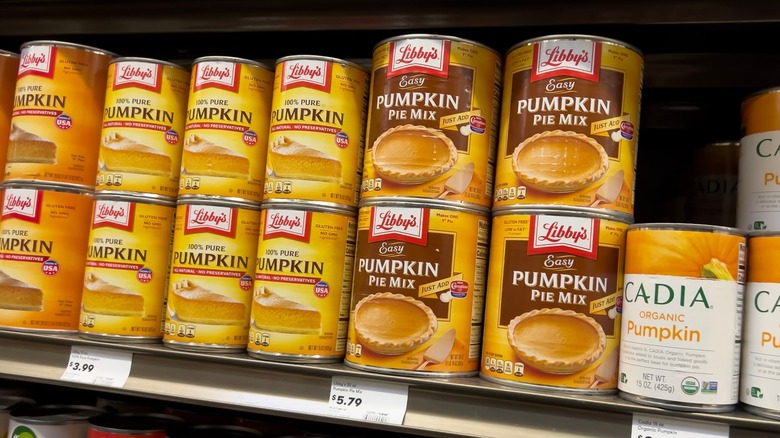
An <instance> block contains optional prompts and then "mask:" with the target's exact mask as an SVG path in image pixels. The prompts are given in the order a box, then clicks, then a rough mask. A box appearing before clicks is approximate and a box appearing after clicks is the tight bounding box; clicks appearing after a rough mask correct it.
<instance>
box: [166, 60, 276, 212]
mask: <svg viewBox="0 0 780 438" xmlns="http://www.w3.org/2000/svg"><path fill="white" fill-rule="evenodd" d="M191 84H192V86H191V88H190V97H189V103H188V105H187V125H186V127H185V129H186V132H185V142H184V153H183V155H182V163H181V168H182V178H181V181H180V182H179V195H204V196H223V197H231V198H242V199H246V200H248V201H253V202H258V203H259V202H260V201H262V199H263V181H264V178H265V160H266V148H267V146H268V124H269V122H270V117H271V94H272V87H273V72H272V71H271V70H269V69H266V68H264V67H262V66H260V65H254V64H247V63H242V62H233V61H231V60H230V59H229V58H228V59H225V60H221V59H215V60H204V61H202V62H198V63H196V64H195V65H194V66H193V67H192V82H191Z"/></svg>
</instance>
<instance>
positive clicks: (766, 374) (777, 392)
mask: <svg viewBox="0 0 780 438" xmlns="http://www.w3.org/2000/svg"><path fill="white" fill-rule="evenodd" d="M748 252H749V253H750V263H749V264H748V267H747V268H748V269H747V284H746V286H745V301H744V308H743V311H744V323H743V325H742V361H741V365H742V366H741V369H740V392H739V401H741V402H742V403H743V406H744V408H745V410H747V411H750V412H752V413H754V414H757V415H761V416H763V417H768V418H772V419H775V420H780V384H778V381H777V375H778V373H780V365H778V364H780V329H778V324H777V321H778V318H777V313H778V312H780V272H778V270H777V260H778V256H780V233H779V232H777V231H756V232H753V233H751V234H750V236H749V237H748Z"/></svg>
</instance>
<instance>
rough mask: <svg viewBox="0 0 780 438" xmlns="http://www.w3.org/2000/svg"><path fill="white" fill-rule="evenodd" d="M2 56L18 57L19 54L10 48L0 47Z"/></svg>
mask: <svg viewBox="0 0 780 438" xmlns="http://www.w3.org/2000/svg"><path fill="white" fill-rule="evenodd" d="M0 56H8V57H9V58H18V57H19V54H18V53H15V52H9V51H8V50H2V49H0Z"/></svg>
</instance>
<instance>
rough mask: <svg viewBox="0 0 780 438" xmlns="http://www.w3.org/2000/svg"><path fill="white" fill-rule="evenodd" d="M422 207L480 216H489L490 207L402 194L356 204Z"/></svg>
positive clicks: (363, 200)
mask: <svg viewBox="0 0 780 438" xmlns="http://www.w3.org/2000/svg"><path fill="white" fill-rule="evenodd" d="M377 206H379V207H385V206H390V207H406V206H410V207H422V208H432V209H441V210H453V211H463V212H466V213H473V214H478V215H482V216H490V208H489V207H483V206H481V205H477V204H466V203H461V202H455V201H444V200H440V199H434V198H412V197H403V196H385V197H371V198H365V199H361V200H360V203H359V204H358V208H359V209H363V207H377Z"/></svg>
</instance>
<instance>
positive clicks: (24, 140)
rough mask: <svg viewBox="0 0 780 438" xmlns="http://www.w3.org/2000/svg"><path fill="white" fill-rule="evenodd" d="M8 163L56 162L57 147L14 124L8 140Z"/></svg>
mask: <svg viewBox="0 0 780 438" xmlns="http://www.w3.org/2000/svg"><path fill="white" fill-rule="evenodd" d="M7 161H8V162H9V163H45V164H54V163H56V162H57V145H56V144H54V142H53V141H51V140H47V139H45V138H43V137H41V136H39V135H36V134H33V133H32V132H28V131H25V130H24V129H22V128H20V127H18V126H16V124H14V125H13V126H11V135H10V136H9V138H8V158H7Z"/></svg>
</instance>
